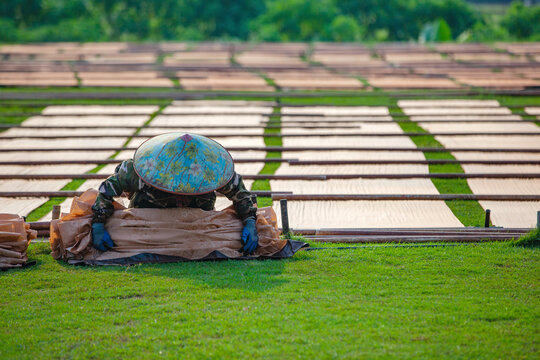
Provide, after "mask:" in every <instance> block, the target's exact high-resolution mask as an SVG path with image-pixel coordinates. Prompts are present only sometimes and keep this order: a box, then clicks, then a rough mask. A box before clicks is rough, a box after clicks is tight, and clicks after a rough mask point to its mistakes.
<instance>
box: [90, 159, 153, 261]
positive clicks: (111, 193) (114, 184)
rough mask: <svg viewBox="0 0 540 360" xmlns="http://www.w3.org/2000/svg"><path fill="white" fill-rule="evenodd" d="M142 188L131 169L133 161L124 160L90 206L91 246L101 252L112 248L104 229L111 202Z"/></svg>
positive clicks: (109, 213)
mask: <svg viewBox="0 0 540 360" xmlns="http://www.w3.org/2000/svg"><path fill="white" fill-rule="evenodd" d="M142 186H143V183H142V180H141V179H140V178H139V176H138V175H137V173H135V170H134V169H133V161H132V160H126V161H123V162H122V163H121V164H120V165H118V166H117V167H116V170H115V171H114V174H113V175H111V176H109V177H108V178H107V179H106V180H105V181H103V182H102V183H101V185H100V186H99V194H98V196H97V198H96V201H95V202H94V205H93V206H92V211H93V212H94V216H93V218H92V244H93V246H94V247H95V248H96V249H98V250H101V251H107V250H108V249H111V248H112V247H114V242H113V241H112V239H111V236H110V235H109V233H108V232H107V230H106V229H105V222H106V221H107V219H108V218H109V217H110V216H111V215H112V214H113V212H114V206H113V200H114V197H115V196H120V195H122V193H123V192H125V191H126V192H135V191H137V190H139V189H141V188H142Z"/></svg>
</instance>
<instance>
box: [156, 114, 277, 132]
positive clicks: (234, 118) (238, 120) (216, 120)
mask: <svg viewBox="0 0 540 360" xmlns="http://www.w3.org/2000/svg"><path fill="white" fill-rule="evenodd" d="M267 119H268V118H267V117H266V116H261V115H158V116H156V117H155V118H154V119H153V120H152V123H151V126H152V127H159V126H182V125H189V126H198V125H204V126H220V125H231V126H238V128H239V129H241V127H242V126H243V125H251V126H254V125H261V123H263V122H264V121H265V120H267ZM192 131H193V129H192Z"/></svg>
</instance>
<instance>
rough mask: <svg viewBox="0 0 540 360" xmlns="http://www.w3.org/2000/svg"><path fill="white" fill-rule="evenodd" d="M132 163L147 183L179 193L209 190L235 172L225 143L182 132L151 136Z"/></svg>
mask: <svg viewBox="0 0 540 360" xmlns="http://www.w3.org/2000/svg"><path fill="white" fill-rule="evenodd" d="M133 165H134V168H135V172H136V173H137V174H138V175H139V176H140V177H141V179H142V180H143V181H144V182H145V183H147V184H148V185H150V186H152V187H154V188H157V189H159V190H162V191H166V192H169V193H173V194H178V195H198V194H205V193H209V192H211V191H214V190H216V189H219V188H220V187H222V186H224V185H225V184H227V183H228V182H229V180H231V178H232V176H233V175H234V163H233V160H232V158H231V155H230V154H229V153H228V152H227V150H225V149H224V148H223V146H221V145H220V144H218V143H217V142H215V141H214V140H212V139H209V138H207V137H204V136H202V135H197V134H191V133H183V132H173V133H167V134H162V135H158V136H155V137H153V138H151V139H148V140H147V141H145V142H144V143H143V144H142V145H141V146H140V147H139V148H138V149H137V151H136V152H135V155H134V157H133Z"/></svg>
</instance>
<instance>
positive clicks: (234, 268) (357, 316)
mask: <svg viewBox="0 0 540 360" xmlns="http://www.w3.org/2000/svg"><path fill="white" fill-rule="evenodd" d="M29 256H30V258H31V259H36V260H37V261H38V264H37V265H36V266H34V267H31V268H27V269H22V270H10V271H7V272H3V273H0V302H1V306H0V344H2V345H1V346H0V358H2V359H15V358H17V359H35V358H58V359H67V358H93V359H103V358H149V359H153V358H174V359H178V358H200V359H207V358H223V359H225V358H268V359H274V358H280V359H288V358H304V359H329V358H336V357H339V358H350V359H358V358H369V359H379V358H394V359H418V358H424V359H428V358H429V359H432V358H452V359H494V358H500V359H508V358H511V359H537V358H538V357H537V356H538V350H539V346H540V344H539V339H540V321H539V320H540V287H539V281H540V276H539V273H538V269H539V266H540V252H539V250H538V249H535V250H531V249H526V248H515V247H511V246H510V245H508V244H502V243H493V244H481V245H469V246H454V247H436V248H426V247H421V248H395V247H391V248H383V247H369V248H361V249H355V250H323V251H311V252H300V253H298V254H296V255H295V256H294V258H292V259H288V260H282V261H222V262H191V263H175V264H161V265H140V266H133V267H101V268H94V267H74V266H69V265H65V264H63V263H60V262H56V261H54V260H53V259H52V258H51V257H50V256H49V248H48V244H34V245H32V246H31V247H30V250H29Z"/></svg>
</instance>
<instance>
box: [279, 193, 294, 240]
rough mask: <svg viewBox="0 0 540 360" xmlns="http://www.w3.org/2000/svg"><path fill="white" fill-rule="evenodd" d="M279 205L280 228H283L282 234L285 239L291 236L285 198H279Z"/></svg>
mask: <svg viewBox="0 0 540 360" xmlns="http://www.w3.org/2000/svg"><path fill="white" fill-rule="evenodd" d="M279 205H280V207H281V228H282V229H283V235H285V237H286V238H287V239H290V238H291V231H290V228H289V213H288V211H287V199H281V200H279Z"/></svg>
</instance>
